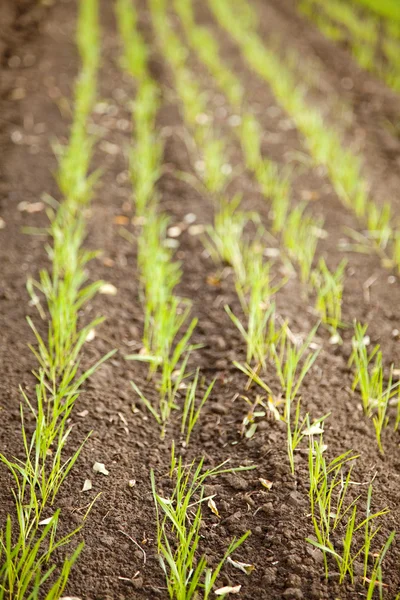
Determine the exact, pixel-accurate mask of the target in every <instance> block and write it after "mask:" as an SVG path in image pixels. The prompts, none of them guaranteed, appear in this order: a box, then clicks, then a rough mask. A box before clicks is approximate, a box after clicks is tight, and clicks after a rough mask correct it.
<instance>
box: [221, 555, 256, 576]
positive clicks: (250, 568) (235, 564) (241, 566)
mask: <svg viewBox="0 0 400 600" xmlns="http://www.w3.org/2000/svg"><path fill="white" fill-rule="evenodd" d="M227 562H228V563H229V564H230V565H232V567H235V569H239V570H240V571H243V573H246V575H250V573H251V572H252V571H254V569H255V566H254V565H251V564H249V563H242V562H239V561H238V560H232V559H231V557H230V556H228V558H227Z"/></svg>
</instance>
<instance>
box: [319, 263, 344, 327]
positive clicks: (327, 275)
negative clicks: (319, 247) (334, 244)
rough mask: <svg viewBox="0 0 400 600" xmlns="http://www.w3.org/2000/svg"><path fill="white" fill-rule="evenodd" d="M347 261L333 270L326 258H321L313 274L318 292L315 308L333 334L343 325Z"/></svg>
mask: <svg viewBox="0 0 400 600" xmlns="http://www.w3.org/2000/svg"><path fill="white" fill-rule="evenodd" d="M346 264H347V261H346V260H342V262H341V263H340V264H339V266H338V268H337V269H336V271H334V272H331V271H330V270H329V269H328V267H327V264H326V262H325V260H324V259H323V258H321V259H320V261H319V263H318V268H317V269H315V270H314V271H313V273H312V274H311V284H312V286H313V288H314V289H315V291H316V293H317V299H316V302H315V308H316V310H317V312H318V313H319V315H320V317H321V320H322V322H323V323H325V324H326V325H328V327H329V329H330V331H331V333H332V335H336V334H337V330H338V327H342V326H343V325H342V322H341V317H342V295H343V278H344V270H345V268H346Z"/></svg>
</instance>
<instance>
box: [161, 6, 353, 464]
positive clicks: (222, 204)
mask: <svg viewBox="0 0 400 600" xmlns="http://www.w3.org/2000/svg"><path fill="white" fill-rule="evenodd" d="M176 5H177V7H178V10H179V12H180V16H181V17H182V18H183V17H185V19H188V22H189V23H190V24H192V25H193V21H192V13H191V12H190V4H188V3H187V2H186V1H182V0H180V1H179V3H176ZM158 9H159V10H160V8H159V5H158ZM154 10H155V8H153V11H154ZM182 10H183V12H182ZM164 11H165V5H164ZM154 16H155V18H157V19H158V25H157V24H156V28H158V35H159V37H160V38H161V39H169V38H170V37H171V36H174V33H173V32H171V29H170V25H169V24H168V18H167V14H166V12H164V13H163V14H162V16H161V14H160V12H157V13H156V14H155V15H154ZM202 39H203V42H204V41H205V39H206V36H205V33H204V32H202ZM177 44H178V41H175V45H177ZM213 48H214V49H215V46H213ZM163 50H164V52H165V55H166V57H167V60H170V63H171V65H172V68H173V71H174V77H175V80H179V77H180V69H181V68H182V64H181V63H179V64H175V63H174V61H173V58H172V59H170V56H169V50H168V47H167V46H163ZM183 68H185V69H186V68H187V67H186V65H185V64H184V65H183ZM222 70H223V67H222V65H219V67H218V72H222ZM233 77H234V76H233V75H232V78H233ZM224 80H228V76H227V75H226V76H225V77H224ZM231 81H232V79H231ZM178 87H179V86H178ZM182 101H183V102H184V100H182ZM183 112H184V113H185V111H183ZM188 127H192V128H194V136H195V137H196V139H197V140H199V136H196V134H195V132H196V129H195V128H196V123H195V122H192V123H188ZM210 141H211V143H212V142H217V141H219V140H215V139H212V138H209V139H208V141H207V143H206V145H205V147H206V148H208V147H209V142H210ZM198 146H199V149H200V151H201V150H202V149H204V146H201V144H200V143H199V142H198ZM250 146H251V145H250V144H249V147H250ZM257 148H258V146H257ZM253 151H254V150H253ZM203 156H204V154H203ZM246 157H247V155H246ZM258 158H259V154H258V153H257V159H258ZM223 160H224V153H223V146H222V145H221V144H220V143H219V145H218V146H217V144H216V143H214V144H213V154H212V160H210V163H211V164H212V165H218V166H219V169H218V171H219V172H220V173H221V172H222V173H223V169H222V166H223ZM259 160H260V161H261V160H262V159H261V158H259ZM204 162H205V166H204V171H205V172H207V171H209V170H210V169H207V161H206V160H205V161H204ZM227 181H228V175H227V176H226V177H225V181H224V179H223V178H221V180H218V183H216V182H217V178H214V179H213V180H212V184H210V182H209V181H208V180H207V179H206V178H204V179H203V183H204V187H205V188H206V190H207V192H208V194H209V196H210V197H211V198H212V199H213V202H214V204H215V206H216V208H217V211H216V215H215V219H214V225H213V226H212V227H211V226H210V227H209V228H208V237H209V241H208V242H206V247H207V249H208V251H209V253H210V255H211V256H212V257H213V258H215V260H218V259H219V260H223V261H224V262H226V263H228V264H230V265H231V266H232V267H233V271H234V275H235V281H236V290H237V294H238V297H239V300H240V303H241V307H242V310H243V313H244V316H245V322H243V323H242V321H241V320H240V318H239V317H238V316H236V315H235V314H234V313H233V312H232V311H231V309H230V308H229V307H226V311H227V313H228V314H229V316H230V318H231V319H232V321H233V322H234V324H235V325H236V326H237V327H238V329H239V331H240V332H241V334H242V336H243V338H244V340H245V342H246V346H247V364H246V366H244V367H243V366H242V367H241V368H242V370H243V369H245V370H246V369H247V374H249V373H250V374H251V373H254V374H255V375H257V370H258V369H259V368H260V367H261V368H265V367H266V361H267V359H268V358H271V361H272V363H273V364H274V365H275V366H276V369H277V374H278V377H279V380H280V383H281V385H282V388H283V390H284V391H285V400H284V402H283V404H284V406H285V408H284V414H283V415H282V418H283V419H284V420H285V421H286V422H287V424H288V449H289V450H288V451H289V458H290V464H291V468H292V470H294V449H295V448H296V446H297V444H298V443H299V440H300V439H301V437H302V435H301V433H300V431H301V429H302V426H303V425H304V422H305V421H303V423H301V421H300V403H298V405H297V408H296V410H295V411H293V410H292V403H293V402H294V400H295V398H296V397H297V395H298V391H299V387H300V385H301V382H302V380H303V378H304V377H305V375H306V373H307V372H308V370H309V369H310V368H311V366H312V364H313V362H314V360H315V358H316V356H317V353H312V354H311V355H307V358H305V355H306V354H307V351H308V346H309V343H310V342H311V338H312V337H313V336H314V333H315V330H314V331H313V332H312V334H311V338H310V339H307V341H306V343H305V344H304V345H302V344H300V345H298V341H297V340H296V339H294V336H293V334H291V332H290V330H289V328H288V326H287V324H286V323H283V324H282V326H281V327H280V328H277V329H275V322H276V319H277V316H276V314H275V306H274V304H273V302H272V301H271V299H272V297H273V295H274V294H275V293H276V292H277V291H278V290H279V289H280V287H282V285H284V283H285V281H284V280H283V281H282V282H280V283H274V282H273V281H272V277H271V274H270V265H269V263H268V262H266V261H265V258H264V256H263V251H264V246H265V242H264V239H263V238H264V231H263V230H262V228H260V227H258V234H257V235H256V236H255V237H254V239H253V241H252V242H248V241H246V239H245V236H244V231H245V228H246V226H247V225H248V224H249V223H252V224H253V226H254V225H259V223H258V217H257V215H255V214H253V213H246V212H244V211H242V210H240V197H234V198H232V199H229V200H228V199H226V197H225V194H224V192H225V188H226V185H227ZM295 214H296V215H297V217H298V218H300V217H301V214H302V212H296V213H295ZM292 218H293V217H292ZM297 226H298V220H297V219H296V227H297ZM297 228H298V227H297ZM305 241H307V242H309V240H308V239H307V240H306V239H305ZM312 258H313V255H312V257H311V260H312ZM309 269H310V270H311V263H310V265H309ZM343 269H344V265H342V266H341V267H340V269H339V270H338V272H337V273H335V274H334V275H330V273H329V271H328V269H327V267H326V265H325V263H324V262H322V263H321V264H320V265H319V268H318V269H316V270H315V271H314V272H313V277H314V278H316V279H317V280H318V281H317V282H316V283H317V287H318V288H319V287H321V293H320V294H319V296H318V298H319V305H318V308H319V312H321V314H322V316H323V318H324V320H325V321H326V322H327V323H329V324H330V325H331V326H333V327H334V329H335V331H336V328H337V326H338V324H339V323H340V306H341V292H342V281H341V278H342V274H343ZM327 273H328V275H330V276H331V279H332V281H333V283H332V282H331V281H330V280H329V281H328V280H327ZM308 275H310V273H308ZM321 280H323V282H324V284H325V285H324V286H320V284H321ZM303 359H305V360H304V364H303ZM251 363H255V365H256V366H255V370H253V369H252V367H251V366H250V364H251ZM249 370H250V371H249ZM298 371H299V373H298ZM259 381H261V382H262V380H261V379H260V378H259ZM294 382H295V383H294ZM262 383H263V385H264V390H265V389H266V390H267V391H268V393H269V394H270V395H271V394H272V392H271V390H270V388H269V387H268V386H267V384H265V383H264V382H262ZM269 400H270V404H269V406H270V407H271V406H272V404H273V402H272V396H271V397H270V398H269ZM271 402H272V404H271ZM278 403H279V401H278ZM293 412H294V413H295V415H296V417H295V425H294V428H293V429H292V423H291V415H292V413H293Z"/></svg>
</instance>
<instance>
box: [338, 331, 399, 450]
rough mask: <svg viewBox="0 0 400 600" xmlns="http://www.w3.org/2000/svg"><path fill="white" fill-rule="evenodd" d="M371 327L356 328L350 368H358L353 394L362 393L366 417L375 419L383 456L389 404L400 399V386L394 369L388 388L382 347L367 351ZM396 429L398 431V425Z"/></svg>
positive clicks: (356, 369) (391, 369)
mask: <svg viewBox="0 0 400 600" xmlns="http://www.w3.org/2000/svg"><path fill="white" fill-rule="evenodd" d="M367 327H368V326H367V325H364V326H363V325H361V324H360V323H357V322H356V323H355V325H354V329H355V334H354V337H353V340H352V343H353V352H352V354H351V357H350V360H349V365H350V366H351V365H353V364H354V366H355V375H354V381H353V390H355V389H356V388H357V387H358V388H359V390H360V394H361V400H362V404H363V409H364V413H365V415H366V416H368V417H370V418H372V422H373V424H374V428H375V433H376V439H377V443H378V447H379V450H380V452H381V453H382V454H383V446H382V440H381V437H382V430H383V429H384V428H385V427H387V425H388V422H389V417H388V414H387V411H388V407H389V403H390V401H391V399H392V398H393V397H394V396H396V395H397V396H398V395H399V386H400V382H399V381H397V382H395V383H393V368H394V367H393V365H392V366H391V368H390V374H389V380H388V383H387V385H386V384H385V378H384V370H383V357H382V352H381V350H380V347H379V345H376V346H375V347H374V348H373V349H372V351H371V352H368V350H367V344H366V331H367ZM397 405H398V402H397ZM397 410H398V411H399V408H398V409H397ZM395 427H397V421H396V425H395Z"/></svg>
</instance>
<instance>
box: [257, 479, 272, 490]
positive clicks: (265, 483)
mask: <svg viewBox="0 0 400 600" xmlns="http://www.w3.org/2000/svg"><path fill="white" fill-rule="evenodd" d="M258 481H259V482H260V483H261V485H262V486H263V487H265V488H266V489H267V490H270V489H271V488H272V486H273V483H272V481H270V480H269V479H264V478H263V477H259V478H258Z"/></svg>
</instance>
